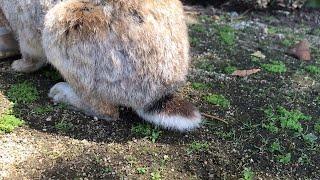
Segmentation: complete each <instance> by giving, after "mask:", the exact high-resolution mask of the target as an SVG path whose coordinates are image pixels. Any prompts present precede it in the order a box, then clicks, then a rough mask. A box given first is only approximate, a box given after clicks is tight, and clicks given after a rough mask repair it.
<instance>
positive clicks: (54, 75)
mask: <svg viewBox="0 0 320 180" xmlns="http://www.w3.org/2000/svg"><path fill="white" fill-rule="evenodd" d="M44 75H45V76H46V77H47V78H49V79H51V80H53V81H59V80H62V79H63V78H62V77H61V75H60V73H59V72H58V71H56V70H54V69H50V70H46V71H44Z"/></svg>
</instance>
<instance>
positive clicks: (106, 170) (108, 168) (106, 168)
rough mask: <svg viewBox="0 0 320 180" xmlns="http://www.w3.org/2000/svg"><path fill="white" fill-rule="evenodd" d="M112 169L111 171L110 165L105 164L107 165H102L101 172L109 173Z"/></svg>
mask: <svg viewBox="0 0 320 180" xmlns="http://www.w3.org/2000/svg"><path fill="white" fill-rule="evenodd" d="M112 171H113V169H112V167H111V166H107V167H104V168H103V169H102V173H103V174H109V173H111V172H112Z"/></svg>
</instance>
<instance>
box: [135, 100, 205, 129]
mask: <svg viewBox="0 0 320 180" xmlns="http://www.w3.org/2000/svg"><path fill="white" fill-rule="evenodd" d="M136 112H137V113H138V115H139V116H140V117H141V118H143V119H144V120H146V121H148V122H150V123H153V124H155V125H157V126H160V127H163V128H165V129H170V130H177V131H181V132H183V131H190V130H193V129H195V128H197V127H199V126H200V124H201V115H200V112H199V111H198V109H197V108H196V107H195V106H194V105H193V104H191V103H190V102H188V101H186V100H184V99H182V98H180V97H178V96H175V95H167V96H165V97H163V98H161V99H160V100H158V101H156V102H154V103H152V104H151V105H149V106H147V107H145V108H144V109H141V110H137V111H136Z"/></svg>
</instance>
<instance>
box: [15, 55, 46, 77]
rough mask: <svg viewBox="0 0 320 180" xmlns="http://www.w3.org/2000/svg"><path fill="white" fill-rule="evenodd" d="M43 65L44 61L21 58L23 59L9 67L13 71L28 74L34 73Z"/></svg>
mask: <svg viewBox="0 0 320 180" xmlns="http://www.w3.org/2000/svg"><path fill="white" fill-rule="evenodd" d="M45 64H46V63H45V61H40V60H34V59H29V58H27V59H25V58H23V59H19V60H16V61H14V62H13V63H12V65H11V67H12V69H13V70H14V71H17V72H24V73H29V72H34V71H36V70H38V69H40V68H41V67H42V66H44V65H45Z"/></svg>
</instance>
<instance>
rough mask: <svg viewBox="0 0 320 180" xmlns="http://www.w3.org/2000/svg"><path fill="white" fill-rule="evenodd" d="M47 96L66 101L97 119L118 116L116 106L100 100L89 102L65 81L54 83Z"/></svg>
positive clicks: (55, 100)
mask: <svg viewBox="0 0 320 180" xmlns="http://www.w3.org/2000/svg"><path fill="white" fill-rule="evenodd" d="M49 97H50V98H52V100H53V101H54V102H56V103H66V104H68V105H70V106H72V107H73V108H75V109H76V110H80V111H82V112H84V113H85V114H87V115H89V116H95V117H98V118H99V119H106V120H114V119H117V118H118V109H117V107H115V106H113V105H111V104H107V103H105V102H100V103H101V104H94V105H92V103H90V105H89V103H88V102H89V101H84V100H82V99H81V98H80V97H79V96H78V95H77V94H76V92H75V91H74V90H73V89H72V87H71V86H70V85H69V84H68V83H66V82H60V83H57V84H56V85H54V86H53V87H52V88H51V89H50V92H49Z"/></svg>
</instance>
